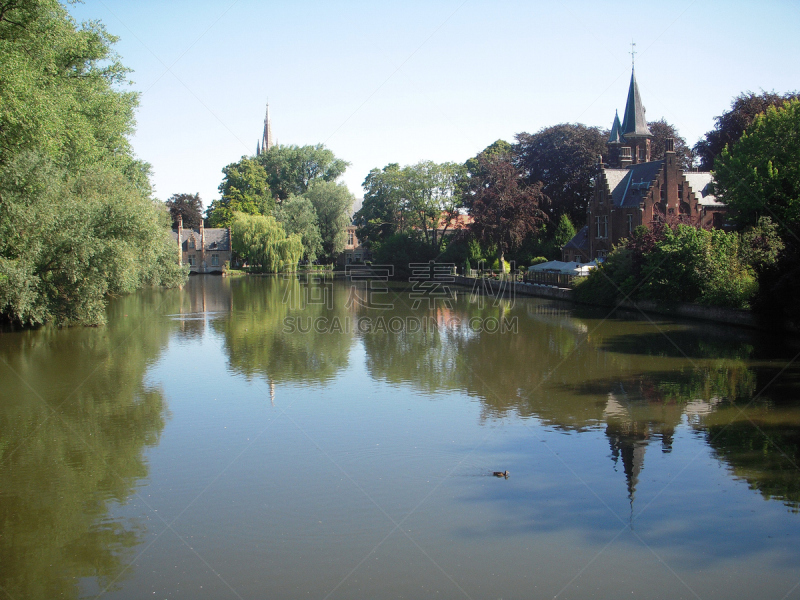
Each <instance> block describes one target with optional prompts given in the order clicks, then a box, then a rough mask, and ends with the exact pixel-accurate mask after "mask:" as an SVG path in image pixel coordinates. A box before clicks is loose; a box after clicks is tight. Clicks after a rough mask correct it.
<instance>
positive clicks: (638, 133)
mask: <svg viewBox="0 0 800 600" xmlns="http://www.w3.org/2000/svg"><path fill="white" fill-rule="evenodd" d="M620 133H622V136H623V137H626V138H627V137H631V138H636V137H653V133H652V132H651V131H650V128H649V127H648V126H647V119H646V118H645V114H644V105H643V104H642V98H641V96H639V85H638V84H637V83H636V73H635V72H634V71H633V69H631V85H630V87H629V88H628V102H627V103H626V104H625V114H624V117H623V119H622V131H621V132H620Z"/></svg>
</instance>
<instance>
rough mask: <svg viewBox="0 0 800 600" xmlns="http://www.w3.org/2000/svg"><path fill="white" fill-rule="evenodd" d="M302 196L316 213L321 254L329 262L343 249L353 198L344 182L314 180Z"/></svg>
mask: <svg viewBox="0 0 800 600" xmlns="http://www.w3.org/2000/svg"><path fill="white" fill-rule="evenodd" d="M304 197H305V198H307V199H308V200H309V202H311V205H312V206H313V207H314V211H315V212H316V213H317V223H318V226H319V233H320V237H321V240H322V254H323V256H324V258H325V262H328V263H331V262H333V260H334V259H335V258H336V256H337V255H338V254H340V253H341V252H342V250H344V245H345V242H346V241H347V232H346V230H345V228H346V227H347V226H348V225H349V224H350V215H351V214H352V211H353V202H354V201H355V198H354V197H353V194H351V193H350V191H349V190H348V189H347V186H346V185H345V184H344V183H335V182H333V181H315V182H314V183H313V184H312V185H311V186H310V187H309V188H308V191H307V192H306V193H305V194H304Z"/></svg>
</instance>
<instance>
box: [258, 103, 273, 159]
mask: <svg viewBox="0 0 800 600" xmlns="http://www.w3.org/2000/svg"><path fill="white" fill-rule="evenodd" d="M272 146H273V143H272V124H271V123H270V120H269V102H267V114H266V116H265V117H264V134H263V135H262V136H261V151H260V152H259V154H263V153H264V152H267V151H268V150H269V149H270V148H272Z"/></svg>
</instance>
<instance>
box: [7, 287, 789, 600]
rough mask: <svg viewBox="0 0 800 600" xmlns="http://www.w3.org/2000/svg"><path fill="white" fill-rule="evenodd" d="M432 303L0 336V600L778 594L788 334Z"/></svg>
mask: <svg viewBox="0 0 800 600" xmlns="http://www.w3.org/2000/svg"><path fill="white" fill-rule="evenodd" d="M362 285H363V284H362ZM431 297H432V296H430V295H429V296H428V297H425V298H423V299H422V300H421V302H420V305H419V306H418V307H416V309H415V308H414V303H415V301H420V298H419V297H418V295H416V294H414V293H412V294H409V293H408V292H407V291H402V290H394V291H393V293H391V294H388V295H380V294H378V295H373V296H368V295H367V294H366V293H365V291H364V290H363V289H361V290H360V291H357V293H355V294H354V293H353V290H352V288H351V287H350V286H349V284H347V283H345V282H343V281H337V282H335V283H333V282H325V283H318V284H311V285H306V284H305V283H304V282H298V281H296V280H292V281H289V280H283V279H269V278H240V279H233V280H230V279H222V278H219V277H217V278H213V277H196V278H192V279H191V280H190V281H189V283H188V284H187V285H186V287H185V288H184V289H183V290H172V291H147V292H142V293H140V294H137V295H134V296H130V297H125V298H121V299H118V300H116V301H114V302H113V303H112V305H111V306H110V308H109V323H108V325H107V326H106V327H102V328H81V329H69V330H64V331H59V330H56V329H47V328H45V329H41V330H38V331H26V332H13V333H3V334H0V523H1V525H0V527H1V529H0V592H2V593H0V596H2V597H4V598H10V599H12V600H22V599H39V598H41V599H49V598H78V597H94V596H103V597H107V598H190V599H193V598H215V599H216V598H233V599H235V598H246V599H250V598H301V597H302V598H432V597H438V598H473V599H478V598H553V597H558V598H564V599H567V598H648V599H649V598H665V599H676V598H701V599H703V600H705V599H711V598H720V599H730V598H756V597H758V598H776V599H783V598H800V543H798V542H800V514H798V509H800V470H798V464H800V367H799V366H798V362H797V360H796V358H797V354H798V352H799V351H800V345H799V344H798V343H797V342H796V341H792V340H788V341H787V340H780V339H774V338H768V337H763V336H759V335H758V334H755V333H752V332H748V331H746V330H739V329H732V328H723V327H716V326H709V325H705V324H691V323H675V322H671V321H666V320H657V321H650V320H647V319H645V318H643V317H642V316H641V315H639V316H638V318H637V315H625V316H620V315H616V316H614V317H609V316H608V315H607V314H606V313H605V312H603V311H600V312H596V311H589V310H586V309H576V308H575V307H573V306H570V305H562V304H558V303H554V302H551V301H546V300H540V299H532V298H517V299H516V300H515V301H513V302H512V301H509V300H505V301H500V302H495V301H494V300H493V299H492V298H476V297H473V298H470V297H469V294H466V293H464V292H463V291H459V295H458V298H457V300H456V301H455V302H454V303H452V304H451V306H449V307H447V306H446V305H445V303H444V302H443V301H441V300H435V301H433V304H434V306H433V308H431V307H430V306H429V301H430V298H431ZM378 303H381V304H393V305H394V308H393V309H392V310H378V309H377V308H376V307H375V305H376V304H378ZM364 304H367V306H365V305H364ZM470 320H471V321H470ZM502 324H505V325H506V326H507V327H508V329H509V330H508V331H506V332H505V333H502V334H501V333H500V332H499V331H495V329H499V328H500V327H501V326H502ZM289 331H293V332H291V333H290V332H289ZM502 470H508V471H509V472H510V477H509V478H507V479H506V478H496V477H493V476H492V472H493V471H502Z"/></svg>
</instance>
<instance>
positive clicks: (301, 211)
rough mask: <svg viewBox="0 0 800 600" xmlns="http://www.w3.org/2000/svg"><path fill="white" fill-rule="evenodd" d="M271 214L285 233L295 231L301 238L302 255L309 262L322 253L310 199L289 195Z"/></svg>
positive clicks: (315, 217)
mask: <svg viewBox="0 0 800 600" xmlns="http://www.w3.org/2000/svg"><path fill="white" fill-rule="evenodd" d="M273 214H274V215H275V218H276V219H277V220H278V222H279V223H280V224H281V225H282V226H283V228H284V229H285V230H286V233H288V234H292V233H296V234H298V235H299V236H300V237H301V238H302V242H303V257H305V259H306V260H307V261H309V262H314V261H315V260H317V257H318V256H319V255H320V254H321V253H322V235H321V234H320V232H319V224H318V219H317V212H316V211H315V210H314V205H313V204H311V201H310V200H309V199H308V198H306V197H305V196H289V197H288V198H287V199H286V200H284V201H283V202H282V203H281V204H280V206H278V207H276V208H275V211H274V213H273Z"/></svg>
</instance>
